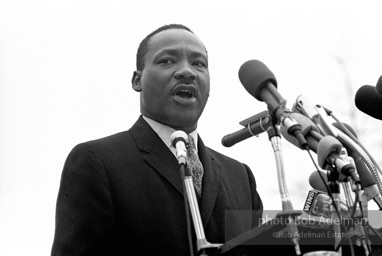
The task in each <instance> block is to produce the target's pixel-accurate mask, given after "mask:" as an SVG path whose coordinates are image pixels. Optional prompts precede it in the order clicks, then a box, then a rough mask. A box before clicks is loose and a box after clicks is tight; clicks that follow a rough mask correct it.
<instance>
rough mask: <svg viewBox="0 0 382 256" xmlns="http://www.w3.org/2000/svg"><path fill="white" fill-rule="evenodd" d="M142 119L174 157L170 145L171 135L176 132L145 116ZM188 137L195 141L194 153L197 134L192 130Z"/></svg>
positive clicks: (172, 148) (173, 149)
mask: <svg viewBox="0 0 382 256" xmlns="http://www.w3.org/2000/svg"><path fill="white" fill-rule="evenodd" d="M143 119H144V120H145V121H146V122H147V123H148V124H149V125H150V127H151V128H152V129H153V130H154V132H155V133H156V134H158V136H159V138H161V140H162V141H163V142H164V144H165V145H166V146H167V147H168V148H169V149H170V150H171V152H173V153H174V155H176V150H175V148H174V147H173V146H172V145H171V135H172V133H173V132H175V131H176V130H175V129H173V128H171V127H169V126H167V125H164V124H161V123H158V122H157V121H154V120H152V119H150V118H148V117H146V116H143ZM189 135H191V136H192V137H193V139H194V141H195V147H196V151H198V133H197V131H196V130H194V131H192V132H191V133H190V134H189Z"/></svg>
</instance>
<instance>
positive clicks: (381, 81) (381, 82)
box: [375, 76, 382, 94]
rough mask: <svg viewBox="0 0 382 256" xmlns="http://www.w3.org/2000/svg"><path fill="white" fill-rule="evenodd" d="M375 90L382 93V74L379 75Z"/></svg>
mask: <svg viewBox="0 0 382 256" xmlns="http://www.w3.org/2000/svg"><path fill="white" fill-rule="evenodd" d="M375 90H376V91H377V92H378V93H379V94H382V76H380V77H379V79H378V82H377V85H376V86H375Z"/></svg>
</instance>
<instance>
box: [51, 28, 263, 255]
mask: <svg viewBox="0 0 382 256" xmlns="http://www.w3.org/2000/svg"><path fill="white" fill-rule="evenodd" d="M132 85H133V89H134V90H135V91H137V92H139V93H140V103H141V105H140V106H141V114H142V115H141V116H140V117H139V118H138V120H137V122H136V123H135V124H134V125H133V126H132V127H131V129H130V130H128V131H124V132H121V133H118V134H114V135H111V136H109V137H105V138H102V139H98V140H94V141H89V142H86V143H81V144H79V145H77V146H76V147H75V148H74V149H73V150H72V151H71V152H70V154H69V156H68V158H67V160H66V162H65V166H64V169H63V173H62V177H61V184H60V189H59V194H58V198H57V209H56V229H55V237H54V242H53V247H52V255H189V251H190V250H189V243H188V238H187V225H186V223H187V222H186V213H185V208H184V198H183V196H184V195H183V191H182V182H183V181H182V179H181V177H180V175H179V165H178V161H177V158H176V157H175V152H176V150H175V148H174V147H173V146H172V145H171V141H170V136H171V134H172V133H173V132H174V131H175V130H181V131H184V132H186V133H187V134H190V136H192V137H193V138H194V141H195V142H196V146H197V147H196V148H197V151H198V156H199V158H200V161H201V163H202V165H203V177H202V183H201V184H202V186H201V188H200V189H201V194H200V195H199V197H198V198H199V200H198V202H199V209H200V215H201V219H202V223H203V228H204V231H205V235H206V239H207V240H208V241H209V242H211V243H224V242H225V241H227V240H228V239H230V238H233V237H235V236H237V235H240V234H241V233H243V232H245V231H247V230H249V229H251V228H252V227H255V226H257V224H258V222H259V220H260V218H261V216H262V202H261V199H260V197H259V195H258V193H257V190H256V182H255V179H254V176H253V174H252V172H251V170H250V169H249V168H248V167H247V166H246V165H245V164H242V163H239V162H238V161H236V160H234V159H231V158H229V157H227V156H224V155H222V154H220V153H218V152H216V151H214V150H212V149H210V148H208V147H206V146H205V145H204V143H203V141H202V140H201V138H200V136H199V135H198V134H197V131H196V128H197V123H198V119H199V117H200V115H201V114H202V112H203V109H204V107H205V105H206V103H207V99H208V96H209V90H210V79H209V71H208V56H207V51H206V48H205V46H204V44H203V43H202V42H201V41H200V39H199V38H198V37H196V36H195V34H194V33H193V32H192V31H191V30H190V29H189V28H187V27H185V26H183V25H177V24H172V25H166V26H163V27H160V28H159V29H157V30H155V31H154V32H152V33H151V34H149V35H148V36H147V37H146V38H145V39H144V40H143V41H142V42H141V44H140V46H139V49H138V52H137V71H135V72H134V74H133V78H132ZM235 212H236V213H239V214H233V215H232V214H231V213H235ZM241 212H242V213H243V214H240V213H241ZM248 212H249V213H250V214H249V218H245V217H248V214H245V213H248ZM232 216H236V217H232ZM237 216H239V217H237ZM192 231H194V230H192ZM192 239H193V246H194V251H195V234H194V233H193V234H192ZM195 253H196V251H195Z"/></svg>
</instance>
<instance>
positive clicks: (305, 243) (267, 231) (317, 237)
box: [217, 218, 382, 256]
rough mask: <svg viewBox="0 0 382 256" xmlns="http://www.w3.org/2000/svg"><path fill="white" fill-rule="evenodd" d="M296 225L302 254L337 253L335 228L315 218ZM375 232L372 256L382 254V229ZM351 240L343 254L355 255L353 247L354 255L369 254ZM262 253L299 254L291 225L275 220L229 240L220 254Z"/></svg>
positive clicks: (345, 243)
mask: <svg viewBox="0 0 382 256" xmlns="http://www.w3.org/2000/svg"><path fill="white" fill-rule="evenodd" d="M276 219H277V218H276ZM296 225H297V229H298V233H299V237H300V238H299V245H300V249H301V255H303V254H304V253H307V252H313V251H336V250H335V247H334V245H335V233H334V232H333V227H332V226H331V225H329V224H327V223H324V222H321V221H317V220H314V219H301V220H300V221H298V222H296ZM374 230H375V231H376V232H377V234H375V233H374V231H372V230H371V229H369V234H368V238H369V241H370V245H371V249H372V250H371V252H370V254H369V255H382V239H381V237H382V229H381V228H380V229H377V230H376V229H374ZM349 237H350V239H351V243H349V240H348V239H343V241H342V242H341V244H340V247H341V251H342V255H343V256H347V255H352V254H351V250H352V248H353V250H354V255H356V256H358V255H365V251H364V248H363V247H362V246H359V245H357V235H356V234H355V235H350V236H349ZM351 245H352V246H351ZM259 252H266V255H269V256H271V255H283V256H289V255H291V256H294V255H296V251H295V248H294V245H293V243H292V241H291V234H290V233H289V232H288V225H287V223H282V222H281V221H279V222H275V219H274V220H271V221H268V222H267V223H264V224H262V225H260V226H258V227H256V228H253V229H251V230H249V231H247V232H245V233H243V234H241V235H239V236H237V237H235V238H233V239H231V240H229V241H227V242H226V243H225V244H224V245H223V246H222V247H220V249H219V251H218V252H217V255H224V256H237V255H259ZM263 255H264V254H263Z"/></svg>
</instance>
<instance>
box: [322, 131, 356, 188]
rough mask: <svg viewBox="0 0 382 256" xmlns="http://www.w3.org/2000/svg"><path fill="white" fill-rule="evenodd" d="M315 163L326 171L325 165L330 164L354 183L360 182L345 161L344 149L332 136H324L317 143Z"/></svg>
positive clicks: (349, 163)
mask: <svg viewBox="0 0 382 256" xmlns="http://www.w3.org/2000/svg"><path fill="white" fill-rule="evenodd" d="M317 162H318V165H319V166H320V167H321V168H322V169H326V168H325V167H326V165H327V163H330V164H332V165H334V166H336V168H337V170H338V171H339V172H340V173H342V174H344V175H345V176H351V177H352V178H353V180H354V182H355V183H360V182H361V181H360V180H359V177H358V174H357V172H356V170H355V168H354V166H353V164H352V163H351V161H350V160H349V159H347V153H346V149H344V148H343V147H342V144H341V142H339V141H338V140H337V139H336V138H334V137H333V136H330V135H328V136H325V137H323V138H322V139H321V140H320V142H319V143H318V147H317Z"/></svg>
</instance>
